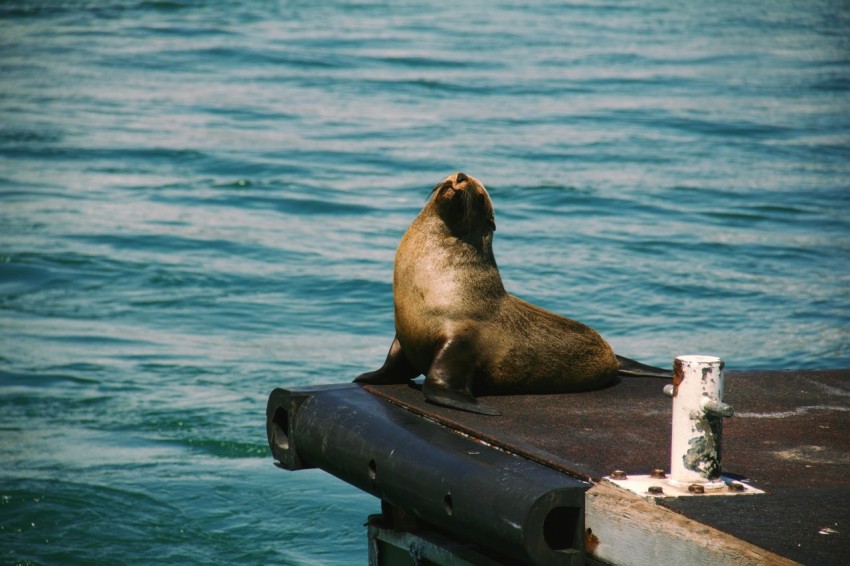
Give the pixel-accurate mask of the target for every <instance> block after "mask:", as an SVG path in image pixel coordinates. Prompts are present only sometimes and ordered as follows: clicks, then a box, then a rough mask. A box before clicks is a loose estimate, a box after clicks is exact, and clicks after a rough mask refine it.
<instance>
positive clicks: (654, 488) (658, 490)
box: [646, 485, 664, 495]
mask: <svg viewBox="0 0 850 566" xmlns="http://www.w3.org/2000/svg"><path fill="white" fill-rule="evenodd" d="M646 492H647V493H650V494H652V495H661V494H663V493H664V488H663V487H661V486H660V485H651V486H649V489H647V490H646Z"/></svg>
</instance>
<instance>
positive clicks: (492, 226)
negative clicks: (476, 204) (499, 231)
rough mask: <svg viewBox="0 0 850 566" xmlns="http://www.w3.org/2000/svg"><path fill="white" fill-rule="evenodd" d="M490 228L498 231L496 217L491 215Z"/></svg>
mask: <svg viewBox="0 0 850 566" xmlns="http://www.w3.org/2000/svg"><path fill="white" fill-rule="evenodd" d="M490 228H492V229H493V232H495V231H496V218H495V217H494V216H492V215H491V216H490Z"/></svg>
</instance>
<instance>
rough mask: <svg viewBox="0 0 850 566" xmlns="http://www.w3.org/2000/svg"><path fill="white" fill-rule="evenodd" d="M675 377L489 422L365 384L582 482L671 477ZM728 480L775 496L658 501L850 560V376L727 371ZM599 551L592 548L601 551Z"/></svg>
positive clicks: (511, 403)
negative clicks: (657, 472) (620, 475)
mask: <svg viewBox="0 0 850 566" xmlns="http://www.w3.org/2000/svg"><path fill="white" fill-rule="evenodd" d="M664 384H665V381H664V380H661V379H652V378H623V379H621V380H620V381H619V382H618V383H616V384H615V385H613V386H611V387H608V388H605V389H602V390H599V391H593V392H586V393H577V394H562V395H527V396H522V395H517V396H504V397H499V396H493V397H485V398H482V399H483V400H484V401H485V402H486V403H487V404H488V405H490V406H491V407H494V408H496V409H498V410H499V411H501V412H502V416H498V417H489V416H483V415H477V414H472V413H465V412H461V411H456V410H452V409H447V408H443V407H438V406H435V405H432V404H430V403H427V402H425V400H424V398H423V396H422V393H421V392H420V391H419V390H417V388H416V387H415V386H412V385H382V386H371V385H370V386H364V387H363V389H364V390H366V391H368V392H369V393H371V394H373V395H375V396H377V397H379V398H381V399H383V400H385V401H387V402H389V403H392V404H394V405H397V406H400V407H402V408H404V409H405V410H407V411H410V412H412V413H415V414H418V415H421V416H423V417H425V418H427V419H430V420H434V421H437V422H438V423H440V424H442V425H444V426H446V427H448V428H450V429H453V430H456V431H458V432H461V433H463V434H466V435H469V436H470V437H472V438H475V439H480V440H482V441H484V442H486V443H489V444H492V445H494V446H497V447H499V448H501V449H504V450H507V451H509V452H511V453H514V454H518V455H521V456H523V457H525V458H528V459H530V460H533V461H536V462H538V463H541V464H543V465H545V466H547V467H550V468H552V469H555V470H559V471H562V472H565V473H567V474H570V475H571V476H574V477H577V478H580V479H584V480H588V481H592V482H594V483H598V482H600V481H602V478H603V477H604V476H607V475H609V474H610V473H611V472H612V471H613V470H624V471H626V472H627V473H631V474H648V473H649V472H650V471H651V470H653V469H655V468H662V469H664V470H668V471H669V468H670V432H671V430H670V429H671V400H670V398H669V397H667V396H665V395H664V394H663V393H662V388H663V386H664ZM724 401H725V402H727V403H729V404H731V405H732V406H733V407H734V409H735V416H733V417H732V418H729V419H725V420H724V424H723V455H722V465H723V473H724V475H731V476H734V477H740V478H741V479H742V480H744V481H746V482H747V483H749V484H750V485H752V486H754V487H757V488H759V489H761V490H764V491H765V492H766V493H765V494H764V495H752V496H731V497H713V496H712V497H709V496H705V497H699V496H698V497H684V498H658V499H655V500H654V502H655V504H657V505H658V506H660V507H663V508H666V509H669V510H672V511H674V512H676V513H678V514H680V515H682V516H684V517H687V518H690V519H693V520H695V521H697V522H699V523H702V524H704V525H707V526H709V527H711V528H713V529H717V531H720V532H722V533H725V534H728V535H730V536H732V537H735V538H737V539H740V540H742V541H746V542H748V543H751V544H752V545H754V546H756V547H759V548H763V549H765V550H768V551H770V552H772V553H775V554H777V555H779V556H782V557H785V558H787V559H789V560H793V561H797V562H800V563H803V564H813V565H822V564H847V563H850V370H830V371H799V372H796V371H748V372H732V371H730V372H727V374H726V392H725V395H724ZM591 550H592V549H591Z"/></svg>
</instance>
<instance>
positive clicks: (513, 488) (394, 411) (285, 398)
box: [266, 384, 590, 565]
mask: <svg viewBox="0 0 850 566" xmlns="http://www.w3.org/2000/svg"><path fill="white" fill-rule="evenodd" d="M266 428H267V433H268V439H269V446H270V447H271V451H272V454H273V456H274V458H275V459H276V460H277V461H278V462H279V466H280V467H282V468H284V469H287V470H299V469H304V468H312V467H318V468H321V469H322V470H324V471H326V472H328V473H330V474H333V475H334V476H336V477H338V478H340V479H342V480H344V481H346V482H348V483H350V484H351V485H353V486H355V487H357V488H359V489H361V490H363V491H366V492H368V493H370V494H372V495H374V496H376V497H379V498H380V499H381V500H382V501H384V502H386V503H388V504H389V505H392V506H394V507H396V508H399V509H402V510H404V511H406V512H408V513H411V514H413V515H414V516H415V517H417V518H418V519H419V520H421V521H424V522H425V523H427V524H428V525H429V526H432V527H434V528H436V529H437V530H439V531H440V532H442V533H445V534H448V535H449V536H451V537H452V538H454V539H456V540H461V541H467V542H471V543H474V544H476V545H479V546H480V547H481V548H483V549H486V550H487V551H488V552H490V553H492V555H494V556H499V557H504V558H505V559H508V558H510V559H512V561H522V562H531V563H535V564H570V565H578V564H583V563H584V492H585V490H587V489H588V488H589V487H590V484H589V483H586V482H584V481H581V480H578V479H575V478H573V477H571V476H569V475H566V474H563V473H560V472H558V471H555V470H552V469H550V468H547V467H545V466H543V465H541V464H538V463H536V462H533V461H531V460H528V459H526V458H522V457H519V456H515V455H512V454H510V453H507V452H505V451H502V450H499V449H496V448H493V447H491V446H490V445H488V444H486V443H482V442H477V441H475V440H474V439H472V438H470V437H466V436H463V435H461V434H458V433H457V432H455V431H452V430H449V429H447V428H445V427H443V426H441V425H439V424H437V423H436V422H434V421H431V420H428V419H426V418H423V417H421V416H418V415H416V414H413V413H411V412H409V411H407V410H405V409H402V408H400V407H397V406H395V405H393V404H391V403H389V402H387V401H385V400H382V399H379V398H377V397H375V396H374V395H371V394H370V393H368V392H366V391H364V390H363V389H361V388H360V387H359V386H357V385H354V384H350V385H341V386H329V387H316V388H303V389H288V390H287V389H275V390H274V391H273V392H272V394H271V396H270V397H269V403H268V407H267V412H266Z"/></svg>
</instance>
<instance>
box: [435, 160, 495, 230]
mask: <svg viewBox="0 0 850 566" xmlns="http://www.w3.org/2000/svg"><path fill="white" fill-rule="evenodd" d="M430 204H431V206H433V207H434V209H435V211H436V213H437V215H438V216H439V217H440V218H441V219H442V221H443V222H444V223H445V225H446V227H447V228H448V229H449V231H450V232H451V233H452V234H453V235H454V236H456V237H458V238H461V239H464V240H466V239H468V238H472V239H473V240H477V239H478V238H481V237H484V238H486V239H488V240H489V239H490V238H492V234H493V231H494V230H495V229H496V219H495V213H494V211H493V202H492V201H491V200H490V195H489V194H487V189H485V188H484V185H482V184H481V183H480V182H479V181H478V179H475V178H474V177H470V176H469V175H467V174H466V173H454V174H452V175H449V176H448V177H446V178H445V179H443V180H442V181H441V182H440V183H438V184H437V186H436V187H434V190H433V191H432V195H431V202H430Z"/></svg>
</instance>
